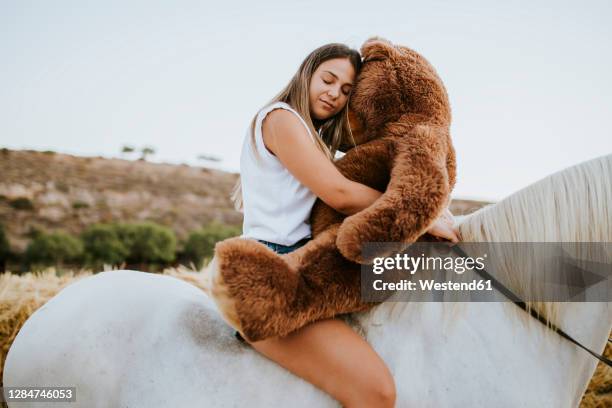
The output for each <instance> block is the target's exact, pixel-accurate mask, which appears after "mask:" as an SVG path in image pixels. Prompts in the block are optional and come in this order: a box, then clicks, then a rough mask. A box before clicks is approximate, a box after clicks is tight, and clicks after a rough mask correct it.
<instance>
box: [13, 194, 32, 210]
mask: <svg viewBox="0 0 612 408" xmlns="http://www.w3.org/2000/svg"><path fill="white" fill-rule="evenodd" d="M9 205H10V206H11V207H13V208H14V209H16V210H33V209H34V204H32V201H30V199H29V198H27V197H18V198H15V199H13V200H10V201H9Z"/></svg>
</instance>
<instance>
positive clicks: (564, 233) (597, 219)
mask: <svg viewBox="0 0 612 408" xmlns="http://www.w3.org/2000/svg"><path fill="white" fill-rule="evenodd" d="M610 204H612V155H607V156H602V157H599V158H596V159H592V160H589V161H586V162H583V163H580V164H577V165H575V166H572V167H569V168H567V169H565V170H562V171H559V172H557V173H554V174H552V175H550V176H548V177H546V178H544V179H542V180H540V181H537V182H535V183H533V184H531V185H529V186H527V187H525V188H524V189H522V190H519V191H518V192H517V193H514V194H512V195H511V196H509V197H507V198H505V199H504V200H502V201H500V202H499V203H497V204H495V205H489V206H487V207H484V208H482V209H480V210H478V211H476V212H474V213H473V214H471V215H469V216H468V217H466V218H465V219H463V220H462V222H461V224H460V225H459V226H458V228H459V231H460V233H461V236H462V239H463V240H464V241H468V242H612V210H610ZM609 255H610V254H609ZM520 261H521V260H517V262H520ZM608 262H609V260H608ZM513 266H514V267H513ZM517 266H518V265H517V264H516V263H515V265H509V267H508V268H500V269H499V270H498V272H501V273H505V274H507V276H505V277H504V276H501V277H502V279H504V281H506V282H509V283H510V285H511V286H513V287H512V288H511V289H514V290H515V291H516V293H517V294H518V295H519V296H521V295H522V296H523V297H526V298H529V297H531V296H532V295H534V296H536V297H537V295H535V292H537V290H538V288H536V287H534V286H532V285H533V282H534V281H533V279H530V278H531V277H530V276H527V275H528V274H530V273H532V272H531V271H533V270H534V269H533V268H521V267H517ZM527 305H528V307H530V308H534V309H535V310H537V311H538V312H540V313H541V314H542V315H544V316H545V317H546V318H547V320H548V321H549V322H553V323H554V322H555V321H557V320H558V318H560V317H562V314H563V309H564V308H565V307H564V306H567V304H562V303H558V302H527ZM517 310H518V308H517ZM523 315H524V316H525V317H527V316H528V315H527V314H526V313H523Z"/></svg>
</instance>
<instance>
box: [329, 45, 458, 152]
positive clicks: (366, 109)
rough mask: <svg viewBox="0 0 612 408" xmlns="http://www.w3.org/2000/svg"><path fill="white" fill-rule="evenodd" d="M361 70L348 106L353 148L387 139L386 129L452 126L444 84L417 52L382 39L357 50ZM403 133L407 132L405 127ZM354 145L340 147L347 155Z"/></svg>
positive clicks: (387, 132) (350, 143)
mask: <svg viewBox="0 0 612 408" xmlns="http://www.w3.org/2000/svg"><path fill="white" fill-rule="evenodd" d="M361 55H362V57H363V66H362V68H361V72H360V73H359V75H358V77H357V81H356V84H355V88H354V89H353V92H352V94H351V99H350V101H349V120H350V123H351V130H352V133H353V139H354V145H359V144H362V143H365V142H368V141H370V140H373V139H377V138H380V137H382V136H387V135H389V131H388V128H387V126H386V125H387V124H390V123H393V122H398V121H400V120H401V121H402V122H403V124H405V125H408V126H410V125H418V124H436V125H447V126H448V125H449V124H450V119H451V117H450V116H451V115H450V105H449V102H448V96H447V94H446V89H445V88H444V84H443V83H442V80H440V78H439V77H438V74H437V73H436V71H435V69H434V68H433V67H432V66H431V64H429V62H428V61H427V60H426V59H425V58H423V57H422V56H421V55H419V54H418V53H416V52H415V51H413V50H411V49H409V48H407V47H403V46H398V45H393V44H392V43H391V42H389V41H387V40H385V39H381V38H377V37H374V38H371V39H369V40H367V41H366V42H365V43H364V44H363V46H362V47H361ZM404 128H405V127H404ZM350 145H353V143H352V141H351V142H349V143H343V146H342V148H341V150H344V151H345V150H347V148H349V146H350Z"/></svg>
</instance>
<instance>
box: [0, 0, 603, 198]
mask: <svg viewBox="0 0 612 408" xmlns="http://www.w3.org/2000/svg"><path fill="white" fill-rule="evenodd" d="M610 21H612V2H609V1H590V2H589V1H587V2H577V1H571V2H568V1H520V2H519V1H504V2H497V1H496V2H492V1H461V2H453V1H427V2H424V1H418V2H415V1H402V2H397V4H394V2H388V1H380V0H377V1H369V2H361V3H360V2H357V1H350V2H338V1H333V2H330V1H318V0H314V1H313V0H309V1H297V2H296V1H271V2H252V1H249V2H246V1H245V2H241V1H225V2H196V1H166V2H162V1H99V2H83V1H65V0H55V1H24V0H19V1H17V0H15V1H12V2H8V1H0V61H2V62H0V147H8V148H12V149H35V150H55V151H58V152H63V153H71V154H77V155H86V156H89V155H91V156H95V155H102V156H105V157H120V154H119V152H120V150H121V147H122V146H123V145H126V144H127V145H132V146H135V147H137V148H138V147H142V146H146V145H150V146H152V147H154V148H155V149H156V151H157V153H156V154H155V155H154V156H153V157H152V158H151V161H160V162H170V163H189V164H200V165H202V164H204V163H203V162H201V161H198V160H197V156H198V155H200V154H207V155H213V156H217V157H220V158H222V159H223V161H222V162H220V163H219V164H217V165H216V167H220V168H223V169H227V170H230V171H238V169H239V166H238V163H239V156H240V147H241V143H242V139H243V137H244V132H245V129H246V127H247V126H248V122H249V120H250V119H251V117H252V115H254V114H255V112H256V111H257V109H259V108H260V107H261V106H262V104H264V103H265V102H267V101H268V100H269V99H270V98H271V97H272V96H273V95H274V94H276V93H277V92H278V91H279V90H280V89H281V88H282V87H283V86H284V85H285V84H286V83H287V82H288V81H289V79H290V78H291V76H292V75H293V73H294V72H295V71H296V70H297V68H298V66H299V64H300V62H301V61H302V60H303V59H304V57H305V56H306V55H307V54H308V53H309V52H310V51H312V50H313V49H314V48H316V47H318V46H320V45H322V44H325V43H328V42H344V43H346V44H348V45H350V46H352V47H355V48H359V46H360V45H361V44H362V43H363V42H364V41H365V40H366V39H367V38H368V37H370V36H372V35H378V36H382V37H385V38H387V39H389V40H391V41H393V42H395V43H398V44H402V45H406V46H408V47H411V48H414V49H415V50H417V51H418V52H420V53H421V54H423V55H424V56H425V57H426V58H427V59H428V60H429V61H430V62H431V63H432V64H433V65H434V66H435V67H436V69H437V71H438V73H439V74H440V76H441V78H442V80H443V81H444V83H445V85H446V88H447V90H448V93H449V97H450V101H451V107H452V111H453V123H452V127H451V134H452V137H453V141H454V145H455V148H456V150H457V160H458V181H457V186H456V188H455V191H454V193H453V197H455V198H483V199H490V200H499V199H501V198H503V197H504V196H506V195H509V194H512V193H513V192H515V191H517V190H519V189H521V188H522V187H525V186H527V185H528V184H530V183H532V182H534V181H537V180H538V179H540V178H542V177H544V176H546V175H548V174H550V173H552V172H555V171H558V170H561V169H563V168H565V167H568V166H571V165H573V164H576V163H579V162H581V161H584V160H587V159H591V158H594V157H598V156H601V155H604V154H610V153H612V130H611V129H612V124H611V123H610V119H612V79H611V75H612V74H611V73H612V52H611V50H612V47H611V44H610V43H611V41H610V40H612V24H610ZM0 177H1V175H0Z"/></svg>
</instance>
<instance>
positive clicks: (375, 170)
mask: <svg viewBox="0 0 612 408" xmlns="http://www.w3.org/2000/svg"><path fill="white" fill-rule="evenodd" d="M392 151H393V142H392V141H390V140H384V139H381V140H375V141H372V142H369V143H367V144H365V145H360V146H357V147H355V148H353V149H351V150H349V151H348V153H347V154H345V155H344V156H343V157H342V158H341V159H339V160H338V161H336V163H335V164H336V167H337V168H338V170H339V171H340V173H342V174H343V175H344V176H345V177H346V178H348V179H350V180H352V181H355V182H357V183H361V184H365V185H367V186H369V187H372V188H374V189H376V190H378V191H381V192H383V191H385V189H386V187H387V184H388V183H389V173H390V165H391V161H390V160H389V157H390V155H392V154H393V153H392ZM345 218H346V216H345V215H344V214H342V213H340V212H338V211H336V210H334V209H333V208H331V207H330V206H328V205H327V204H325V203H324V202H323V201H321V200H320V199H319V200H317V201H316V202H315V205H314V207H313V209H312V213H311V217H310V221H311V227H312V234H313V236H317V235H318V234H319V233H321V232H323V231H325V230H326V229H327V228H328V227H329V226H330V225H333V224H338V223H341V222H342V221H343V220H344V219H345Z"/></svg>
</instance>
